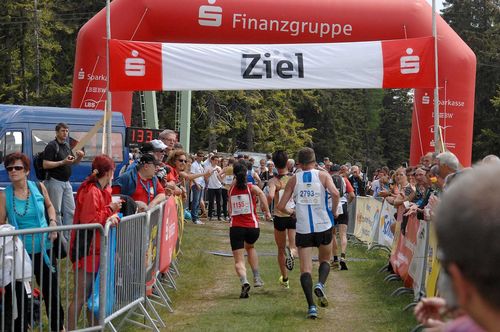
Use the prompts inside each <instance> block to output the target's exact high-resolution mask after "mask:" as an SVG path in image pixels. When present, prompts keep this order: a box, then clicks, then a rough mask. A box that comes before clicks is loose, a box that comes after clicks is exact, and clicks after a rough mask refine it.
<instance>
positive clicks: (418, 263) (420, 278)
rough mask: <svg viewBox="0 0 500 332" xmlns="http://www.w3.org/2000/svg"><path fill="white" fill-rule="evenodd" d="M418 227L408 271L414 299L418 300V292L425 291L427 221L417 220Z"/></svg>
mask: <svg viewBox="0 0 500 332" xmlns="http://www.w3.org/2000/svg"><path fill="white" fill-rule="evenodd" d="M418 225H419V228H418V232H417V243H416V247H415V251H414V252H413V258H412V260H411V263H410V269H409V270H408V273H409V275H410V277H411V278H412V279H413V295H414V299H415V300H417V301H418V300H419V298H420V294H422V293H424V291H425V275H426V274H425V263H426V260H427V257H426V253H425V251H426V247H427V239H426V237H427V227H428V226H427V223H426V222H425V221H419V222H418Z"/></svg>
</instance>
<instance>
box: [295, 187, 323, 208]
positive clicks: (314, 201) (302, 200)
mask: <svg viewBox="0 0 500 332" xmlns="http://www.w3.org/2000/svg"><path fill="white" fill-rule="evenodd" d="M298 189H299V190H298V195H297V203H298V204H304V205H318V204H319V203H320V202H319V200H320V197H321V195H320V191H321V185H320V184H319V183H301V184H299V188H298Z"/></svg>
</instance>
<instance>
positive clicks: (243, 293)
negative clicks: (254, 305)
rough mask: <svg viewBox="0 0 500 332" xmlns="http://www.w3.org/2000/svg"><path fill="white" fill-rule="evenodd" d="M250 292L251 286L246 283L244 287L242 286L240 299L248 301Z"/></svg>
mask: <svg viewBox="0 0 500 332" xmlns="http://www.w3.org/2000/svg"><path fill="white" fill-rule="evenodd" d="M249 291H250V284H248V283H244V284H243V286H241V294H240V299H247V298H248V292H249Z"/></svg>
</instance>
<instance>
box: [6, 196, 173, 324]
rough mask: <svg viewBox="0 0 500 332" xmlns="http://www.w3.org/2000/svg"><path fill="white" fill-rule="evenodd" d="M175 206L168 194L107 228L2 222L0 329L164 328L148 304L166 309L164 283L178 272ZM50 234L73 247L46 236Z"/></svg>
mask: <svg viewBox="0 0 500 332" xmlns="http://www.w3.org/2000/svg"><path fill="white" fill-rule="evenodd" d="M180 204H181V205H180V207H181V208H182V202H180ZM178 208H179V203H178V202H177V201H176V199H175V198H174V197H170V198H168V199H167V200H166V201H164V202H162V203H161V204H160V205H158V206H157V207H155V208H153V209H151V210H150V211H148V212H147V213H139V214H134V215H131V216H127V217H124V218H122V220H121V221H120V223H119V224H117V225H113V224H111V223H107V224H106V225H105V227H103V226H102V225H100V224H79V225H71V226H58V227H50V228H37V229H25V230H15V229H14V227H12V226H11V225H1V226H0V263H1V267H0V312H1V321H0V330H1V331H27V330H32V331H36V330H39V331H47V330H52V331H60V330H62V329H63V327H65V328H66V329H67V330H78V331H102V330H104V329H105V328H109V329H111V330H113V331H118V330H120V329H121V326H122V325H123V324H124V323H125V322H129V323H132V324H135V325H139V326H141V327H144V328H149V329H152V330H154V331H158V327H164V326H165V323H164V322H163V321H162V320H161V318H160V316H159V314H158V312H157V310H156V308H155V306H154V305H155V304H157V305H160V306H163V307H167V308H168V309H169V310H170V311H172V307H171V301H170V298H169V297H168V294H167V292H166V290H165V286H166V287H168V288H175V280H174V275H175V274H178V273H179V271H178V269H177V266H176V258H177V255H178V253H179V252H180V240H179V239H180V238H181V234H182V229H183V228H182V226H183V225H182V219H180V218H179V214H178ZM180 211H183V210H182V209H181V210H180ZM56 233H57V234H58V237H59V238H60V239H62V237H63V236H64V237H66V238H69V239H71V241H70V242H71V245H70V246H69V247H68V248H66V247H65V246H64V245H62V244H59V243H63V242H62V241H59V242H58V241H52V239H51V238H52V237H53V236H54V235H53V234H56ZM65 252H67V256H68V257H66V256H65ZM45 253H46V254H45ZM69 256H73V257H76V263H72V260H71V259H70V257H69ZM74 260H75V259H73V261H74ZM173 270H174V271H175V273H173V272H172V271H173ZM160 279H161V280H160ZM161 281H163V282H161ZM138 314H139V317H140V318H141V320H138V319H137V317H138Z"/></svg>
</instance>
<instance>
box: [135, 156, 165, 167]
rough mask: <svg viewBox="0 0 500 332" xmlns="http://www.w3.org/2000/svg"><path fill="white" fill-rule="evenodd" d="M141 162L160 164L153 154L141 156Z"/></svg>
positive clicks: (142, 163)
mask: <svg viewBox="0 0 500 332" xmlns="http://www.w3.org/2000/svg"><path fill="white" fill-rule="evenodd" d="M139 164H141V165H144V164H154V165H159V164H160V162H159V161H158V160H156V158H155V157H154V156H153V155H151V154H143V155H142V156H141V159H139Z"/></svg>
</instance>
